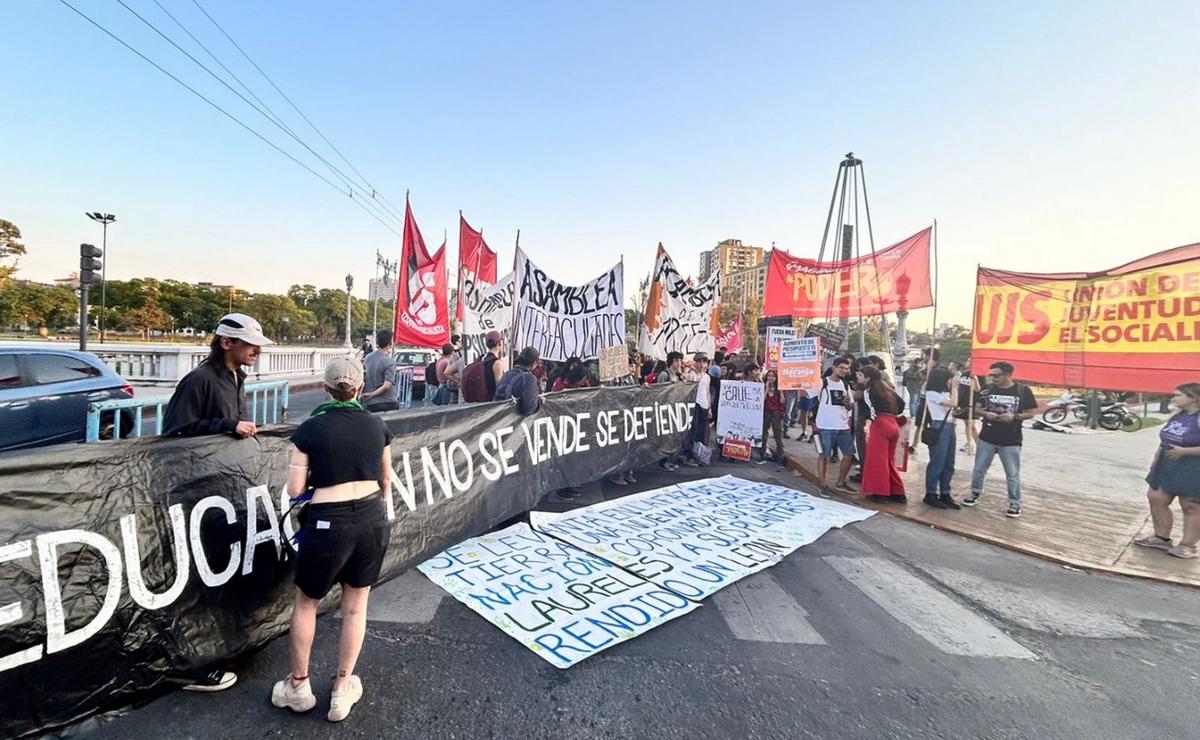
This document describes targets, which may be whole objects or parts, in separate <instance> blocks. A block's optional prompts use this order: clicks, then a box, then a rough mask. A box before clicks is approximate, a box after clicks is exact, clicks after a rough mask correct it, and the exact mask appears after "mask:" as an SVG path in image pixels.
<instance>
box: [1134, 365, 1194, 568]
mask: <svg viewBox="0 0 1200 740" xmlns="http://www.w3.org/2000/svg"><path fill="white" fill-rule="evenodd" d="M1174 401H1175V414H1174V415H1173V416H1172V417H1171V418H1169V419H1167V422H1166V423H1165V424H1163V426H1162V429H1161V430H1160V431H1159V433H1158V439H1159V446H1158V451H1157V452H1155V453H1154V462H1153V463H1151V465H1150V474H1149V475H1147V476H1146V483H1147V484H1148V485H1149V486H1150V490H1149V491H1147V493H1146V497H1147V498H1148V499H1149V501H1150V518H1151V519H1152V520H1153V522H1154V534H1152V535H1150V536H1148V537H1141V538H1139V539H1136V540H1134V541H1133V543H1134V544H1135V545H1141V546H1142V547H1151V548H1155V549H1158V550H1165V551H1166V552H1167V554H1168V555H1174V556H1175V557H1177V558H1189V559H1190V558H1195V557H1197V556H1198V553H1197V550H1196V544H1197V542H1200V383H1184V384H1183V385H1181V386H1179V387H1178V388H1176V389H1175V398H1174ZM1176 498H1178V499H1179V506H1180V508H1181V509H1183V536H1182V537H1181V538H1180V539H1179V544H1178V545H1173V544H1172V541H1171V530H1172V528H1173V527H1174V525H1175V521H1174V515H1173V514H1172V513H1171V501H1173V500H1174V499H1176Z"/></svg>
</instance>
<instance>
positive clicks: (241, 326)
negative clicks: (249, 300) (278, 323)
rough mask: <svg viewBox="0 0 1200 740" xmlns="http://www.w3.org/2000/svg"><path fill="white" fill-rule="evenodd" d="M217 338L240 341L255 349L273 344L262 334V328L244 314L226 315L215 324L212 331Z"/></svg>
mask: <svg viewBox="0 0 1200 740" xmlns="http://www.w3.org/2000/svg"><path fill="white" fill-rule="evenodd" d="M213 334H216V335H217V336H218V337H229V338H230V339H240V340H242V341H243V342H245V343H246V344H253V345H254V346H255V347H265V346H267V345H268V344H275V343H274V342H272V341H271V340H270V339H267V337H266V336H265V335H264V334H263V330H262V326H261V325H260V324H259V323H258V322H257V321H255V320H254V319H252V318H250V317H249V316H247V315H246V314H244V313H227V314H225V315H224V316H222V317H221V320H220V321H218V322H217V328H216V329H215V330H214V331H213Z"/></svg>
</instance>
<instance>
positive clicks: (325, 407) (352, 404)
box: [309, 398, 366, 417]
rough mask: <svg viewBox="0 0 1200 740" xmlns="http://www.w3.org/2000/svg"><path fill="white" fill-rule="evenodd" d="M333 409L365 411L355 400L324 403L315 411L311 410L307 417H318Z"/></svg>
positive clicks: (360, 402) (360, 403)
mask: <svg viewBox="0 0 1200 740" xmlns="http://www.w3.org/2000/svg"><path fill="white" fill-rule="evenodd" d="M333 409H358V410H359V411H365V410H366V409H364V408H363V405H362V401H359V400H358V399H357V398H356V399H354V400H353V401H326V402H325V403H322V404H319V405H318V406H317V407H316V408H315V409H313V410H312V413H310V414H309V416H310V417H313V416H320V415H321V414H323V413H325V412H326V411H331V410H333Z"/></svg>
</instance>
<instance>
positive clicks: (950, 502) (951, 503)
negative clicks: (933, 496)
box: [938, 493, 962, 511]
mask: <svg viewBox="0 0 1200 740" xmlns="http://www.w3.org/2000/svg"><path fill="white" fill-rule="evenodd" d="M938 500H939V501H941V502H942V505H943V506H945V507H946V508H947V509H954V510H956V511H957V510H958V509H961V508H962V507H961V506H959V505H958V502H957V501H955V500H954V497H953V496H951V495H950V494H948V493H943V494H941V495H940V496H938Z"/></svg>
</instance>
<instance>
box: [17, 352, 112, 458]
mask: <svg viewBox="0 0 1200 740" xmlns="http://www.w3.org/2000/svg"><path fill="white" fill-rule="evenodd" d="M132 397H133V386H131V385H130V384H129V383H126V382H125V381H124V380H123V379H122V378H121V376H120V375H117V374H116V373H115V372H113V371H112V370H111V369H109V367H108V366H107V365H105V364H104V363H103V362H101V361H100V358H98V357H96V356H95V355H93V354H91V353H90V352H74V351H72V350H67V349H51V348H36V349H35V348H32V347H31V348H28V349H27V348H24V347H20V348H16V347H0V451H4V450H20V449H25V448H29V447H42V446H44V445H53V444H59V443H62V442H77V441H81V440H83V438H84V435H85V433H86V426H87V410H88V404H89V403H92V402H94V401H107V400H109V399H115V398H132ZM114 413H115V412H114ZM122 414H123V415H122V418H121V427H122V432H124V430H126V429H132V424H133V415H132V414H131V413H128V412H122ZM113 421H114V417H113V415H112V414H109V416H108V418H102V419H101V420H100V436H101V438H106V439H111V438H112V434H113V429H114V426H115V425H114V423H113Z"/></svg>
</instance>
